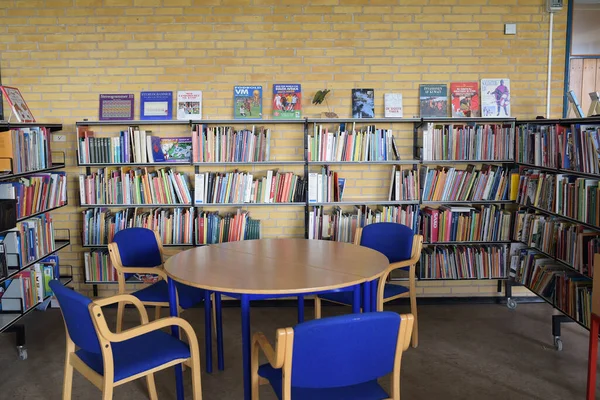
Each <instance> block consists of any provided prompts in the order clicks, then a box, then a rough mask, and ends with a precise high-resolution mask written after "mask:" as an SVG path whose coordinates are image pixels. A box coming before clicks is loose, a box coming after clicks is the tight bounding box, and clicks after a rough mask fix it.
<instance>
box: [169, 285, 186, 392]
mask: <svg viewBox="0 0 600 400" xmlns="http://www.w3.org/2000/svg"><path fill="white" fill-rule="evenodd" d="M169 312H170V314H171V317H177V315H178V312H177V289H176V288H175V281H174V280H173V279H170V278H169ZM171 334H172V335H173V336H175V337H176V338H178V339H179V327H178V326H172V327H171ZM175 387H176V388H177V400H183V368H182V366H181V364H177V365H176V366H175Z"/></svg>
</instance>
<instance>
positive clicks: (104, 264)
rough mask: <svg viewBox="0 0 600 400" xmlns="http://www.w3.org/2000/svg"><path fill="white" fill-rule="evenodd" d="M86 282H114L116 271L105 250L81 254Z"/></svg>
mask: <svg viewBox="0 0 600 400" xmlns="http://www.w3.org/2000/svg"><path fill="white" fill-rule="evenodd" d="M83 262H84V272H85V280H86V282H116V281H117V279H118V277H117V270H116V269H115V268H114V267H113V265H112V261H111V260H110V255H109V254H108V250H106V249H94V250H92V251H90V252H87V253H83Z"/></svg>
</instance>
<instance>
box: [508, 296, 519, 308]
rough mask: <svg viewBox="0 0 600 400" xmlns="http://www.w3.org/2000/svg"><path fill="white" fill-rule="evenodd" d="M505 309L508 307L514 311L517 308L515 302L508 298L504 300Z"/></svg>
mask: <svg viewBox="0 0 600 400" xmlns="http://www.w3.org/2000/svg"><path fill="white" fill-rule="evenodd" d="M506 307H508V309H509V310H514V309H515V308H517V302H516V301H515V300H514V299H511V298H509V299H508V300H506Z"/></svg>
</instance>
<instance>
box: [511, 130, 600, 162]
mask: <svg viewBox="0 0 600 400" xmlns="http://www.w3.org/2000/svg"><path fill="white" fill-rule="evenodd" d="M516 152H517V160H518V162H522V163H527V164H533V165H536V166H540V167H546V168H560V169H569V170H573V171H577V172H584V173H588V174H598V173H600V156H599V154H600V153H599V152H600V126H598V125H580V124H573V125H571V126H562V125H522V126H519V129H518V132H517V141H516Z"/></svg>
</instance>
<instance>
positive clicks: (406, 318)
mask: <svg viewBox="0 0 600 400" xmlns="http://www.w3.org/2000/svg"><path fill="white" fill-rule="evenodd" d="M414 323H415V317H414V315H412V314H400V324H402V325H404V326H406V329H405V330H404V332H402V333H403V334H404V337H402V338H401V340H402V351H406V350H407V349H408V346H409V345H410V338H411V335H412V331H413V325H414Z"/></svg>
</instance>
